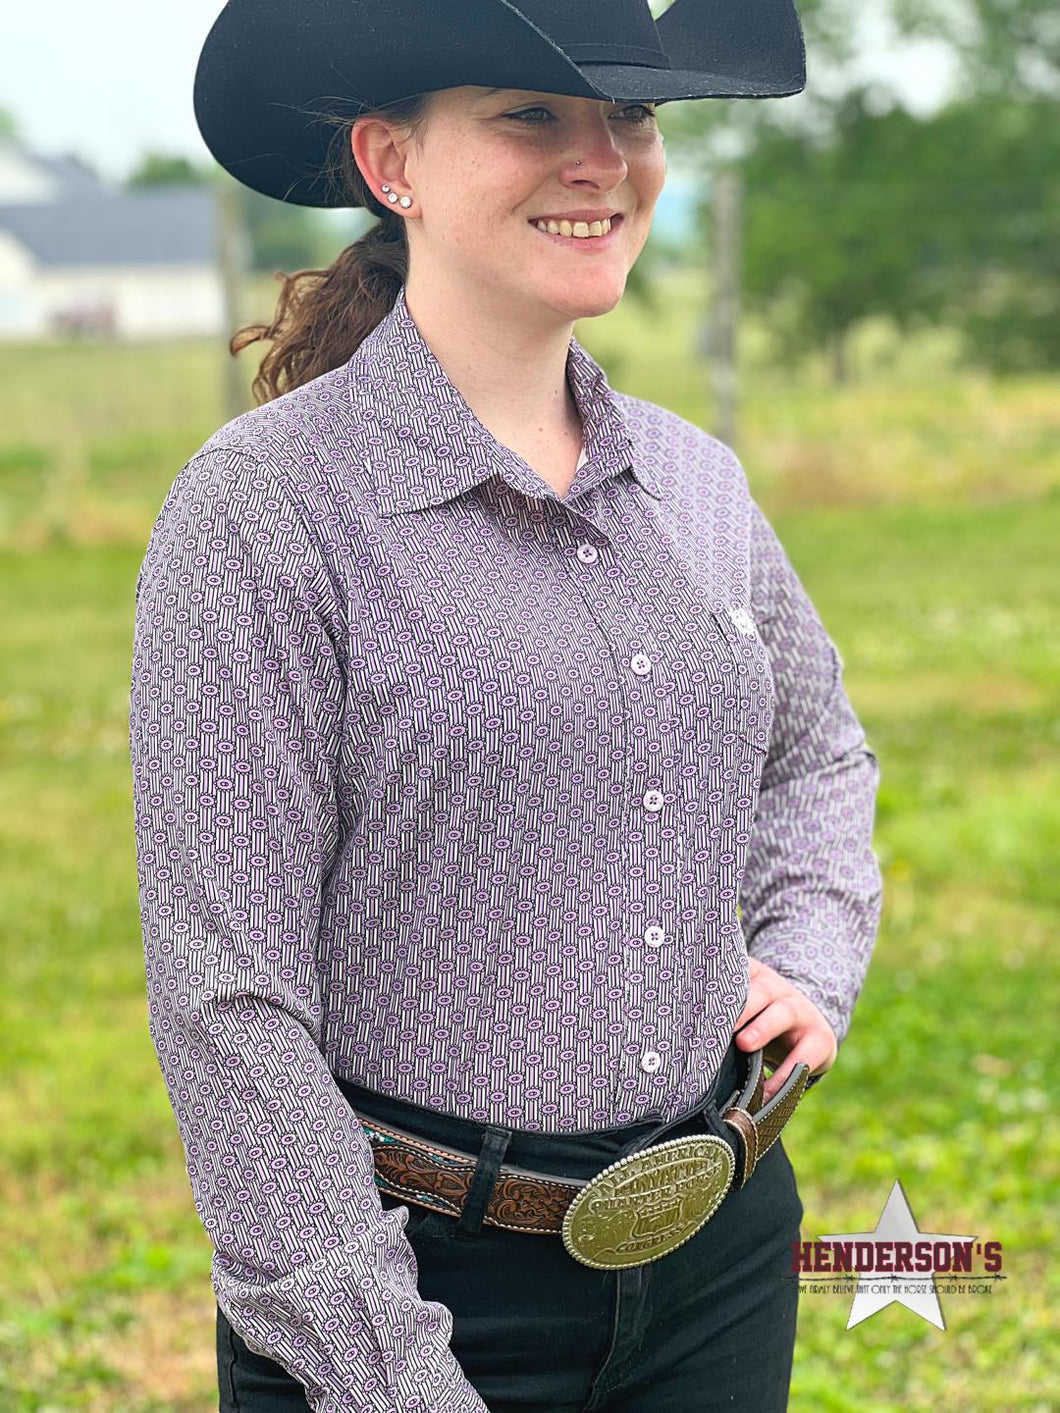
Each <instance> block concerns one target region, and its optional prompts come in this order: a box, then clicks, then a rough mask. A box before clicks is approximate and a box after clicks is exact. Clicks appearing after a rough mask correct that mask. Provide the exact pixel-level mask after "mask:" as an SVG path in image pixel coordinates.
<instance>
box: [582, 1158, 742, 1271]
mask: <svg viewBox="0 0 1060 1413" xmlns="http://www.w3.org/2000/svg"><path fill="white" fill-rule="evenodd" d="M735 1167H736V1160H735V1158H734V1157H733V1151H732V1149H731V1148H730V1146H729V1145H728V1144H727V1143H726V1142H725V1140H724V1139H722V1138H718V1137H717V1136H716V1135H715V1134H703V1135H698V1134H697V1135H695V1136H694V1137H691V1138H671V1139H669V1140H668V1141H667V1142H665V1143H658V1144H656V1145H655V1146H654V1147H653V1148H648V1149H645V1150H644V1151H643V1152H641V1153H629V1154H627V1155H626V1157H625V1158H620V1159H619V1160H618V1162H617V1163H612V1164H611V1166H610V1167H608V1168H604V1170H603V1172H600V1173H597V1175H596V1176H595V1177H594V1178H593V1179H592V1181H591V1182H588V1183H586V1185H585V1187H583V1188H582V1190H581V1192H579V1193H578V1195H577V1197H575V1199H574V1201H573V1202H572V1203H571V1204H570V1206H569V1207H568V1208H567V1212H566V1215H565V1216H564V1218H563V1244H564V1246H565V1247H566V1248H567V1250H568V1251H569V1252H570V1254H571V1255H572V1256H573V1257H574V1259H575V1260H576V1261H580V1262H581V1263H582V1265H583V1266H595V1267H596V1268H597V1270H605V1271H610V1270H622V1269H624V1268H625V1267H627V1266H643V1265H646V1264H647V1263H648V1262H649V1261H657V1260H658V1259H659V1257H660V1256H665V1255H667V1254H668V1253H669V1252H670V1251H673V1250H675V1249H676V1248H677V1247H678V1246H681V1245H682V1244H683V1243H684V1242H686V1241H688V1239H689V1238H690V1237H693V1236H695V1234H696V1232H697V1231H698V1230H699V1229H700V1227H701V1226H703V1224H704V1223H705V1222H708V1221H709V1220H710V1218H711V1217H712V1216H713V1215H714V1213H715V1212H716V1211H717V1209H718V1207H719V1206H720V1205H721V1203H722V1201H723V1199H724V1197H725V1194H726V1193H727V1192H728V1190H729V1188H730V1186H731V1185H732V1178H733V1171H734V1169H735Z"/></svg>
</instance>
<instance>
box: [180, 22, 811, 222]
mask: <svg viewBox="0 0 1060 1413" xmlns="http://www.w3.org/2000/svg"><path fill="white" fill-rule="evenodd" d="M748 12H751V13H750V14H748ZM460 19H461V22H460V24H459V25H458V26H454V25H453V23H452V10H451V7H450V5H448V4H443V3H439V0H431V2H430V3H423V0H386V3H385V4H381V3H379V0H298V3H297V4H292V3H291V0H228V3H227V4H226V5H225V7H224V9H223V10H222V11H221V13H220V14H219V15H218V17H217V19H216V20H215V22H214V24H213V26H212V28H211V29H210V32H209V34H208V36H207V38H206V41H205V43H204V45H203V49H202V53H201V54H200V56H199V63H198V67H197V69H196V73H195V88H194V108H195V118H196V121H197V123H198V126H199V131H200V133H201V134H202V137H203V140H204V141H205V143H206V146H207V147H208V148H209V150H210V152H211V153H212V154H213V156H214V157H215V158H216V159H217V161H218V162H219V163H220V165H221V166H222V167H223V168H224V169H225V170H226V171H227V172H229V173H230V174H231V175H232V176H234V177H235V178H236V179H237V180H238V181H240V182H241V183H243V184H244V185H245V186H248V187H250V188H251V189H252V190H254V191H258V192H261V193H263V194H264V195H266V196H271V197H274V198H276V199H277V200H279V201H284V202H288V203H290V204H292V205H296V206H312V207H321V208H331V207H349V206H352V205H355V204H356V203H355V201H354V198H353V197H352V195H351V194H350V193H349V192H348V191H347V190H345V189H344V187H343V184H342V180H341V166H340V163H339V160H338V158H339V155H340V153H341V149H339V148H338V146H337V144H338V142H339V141H340V140H345V138H344V134H345V129H346V128H348V126H349V124H350V123H352V122H353V121H354V120H355V119H356V118H357V117H358V116H359V115H360V114H362V113H364V112H366V111H369V110H371V109H372V108H373V107H378V106H380V105H381V104H384V103H386V102H389V101H393V100H394V99H396V98H398V97H410V96H413V95H415V94H419V93H426V92H434V91H437V90H439V89H445V88H454V87H461V86H464V85H481V86H490V87H492V86H496V87H501V88H518V89H528V90H532V91H539V92H544V93H557V94H573V95H575V96H579V97H586V98H603V99H611V100H617V101H622V102H625V101H638V100H640V101H644V102H658V103H666V102H671V101H674V100H678V99H696V98H776V97H786V96H788V95H790V94H794V93H798V92H800V91H801V90H802V88H804V87H805V81H806V70H805V51H804V48H803V43H802V30H801V27H800V25H799V21H798V16H797V15H796V12H795V9H794V5H793V3H792V0H756V4H755V5H749V4H747V0H736V3H734V0H676V3H675V4H673V5H671V7H670V8H669V9H668V10H667V11H665V13H664V14H663V15H662V16H661V17H660V18H659V19H658V21H656V28H657V31H658V34H659V36H660V39H661V41H662V44H663V46H664V48H665V52H666V54H667V57H668V58H669V60H670V63H671V65H672V67H671V68H668V69H666V68H651V67H647V66H645V65H641V64H610V63H582V64H580V65H579V64H576V63H574V61H573V60H572V59H570V58H568V56H567V55H566V54H565V53H564V51H563V50H562V49H561V48H560V47H559V46H558V45H557V44H556V43H555V42H553V41H552V40H551V39H550V38H549V37H548V36H547V35H545V34H543V33H542V32H541V31H540V30H539V29H538V28H537V27H536V26H534V25H532V24H531V23H529V22H528V21H527V20H526V18H525V17H524V16H523V15H522V14H521V12H520V11H519V10H518V9H517V8H516V6H515V5H514V4H513V3H511V2H510V0H460ZM398 33H400V34H402V35H404V36H405V38H404V39H403V40H402V42H401V44H400V45H399V44H397V43H396V41H395V35H396V34H398ZM409 35H414V36H415V43H410V42H409V39H408V36H409Z"/></svg>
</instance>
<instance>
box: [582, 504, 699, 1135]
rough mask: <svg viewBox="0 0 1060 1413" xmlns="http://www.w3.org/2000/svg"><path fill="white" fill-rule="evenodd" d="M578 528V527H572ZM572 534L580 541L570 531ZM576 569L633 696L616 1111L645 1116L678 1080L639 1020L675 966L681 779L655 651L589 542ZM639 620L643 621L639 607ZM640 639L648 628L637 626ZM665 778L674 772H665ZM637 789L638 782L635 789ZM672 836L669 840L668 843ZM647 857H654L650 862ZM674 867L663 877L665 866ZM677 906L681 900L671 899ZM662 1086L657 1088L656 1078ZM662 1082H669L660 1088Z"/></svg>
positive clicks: (664, 1032) (629, 703) (664, 1043)
mask: <svg viewBox="0 0 1060 1413" xmlns="http://www.w3.org/2000/svg"><path fill="white" fill-rule="evenodd" d="M572 529H573V527H572ZM573 533H574V535H575V536H576V537H577V535H578V534H579V530H578V529H573ZM572 558H573V559H574V561H575V562H574V563H572V564H571V570H572V573H573V577H574V578H575V580H576V582H577V584H578V587H579V590H580V591H581V592H582V594H583V596H584V597H585V598H586V599H587V601H589V603H590V605H591V608H592V611H593V617H594V620H595V622H596V624H597V626H598V627H599V628H600V629H601V630H602V631H603V632H604V633H605V636H607V637H608V638H609V640H610V642H611V645H612V651H613V653H614V659H615V664H616V669H617V674H618V680H619V682H621V681H622V680H623V679H624V680H625V681H626V683H627V684H628V685H629V688H630V690H629V691H628V692H626V694H625V704H626V713H627V717H628V720H629V723H630V731H629V738H628V739H629V743H630V749H629V758H628V762H627V769H628V779H629V782H630V785H629V794H628V796H627V801H628V806H627V808H628V811H629V824H628V826H627V827H628V829H629V830H630V831H631V833H632V835H633V837H634V839H636V840H637V841H638V842H636V843H634V842H633V840H631V843H630V851H629V860H630V864H631V867H630V869H629V870H628V873H627V884H626V919H625V927H624V929H623V931H624V934H625V936H626V939H627V941H626V949H625V951H624V953H623V954H622V967H623V997H622V1004H621V1010H620V1012H619V1014H620V1015H621V1016H622V1017H623V1023H624V1038H623V1043H622V1057H623V1059H622V1064H621V1065H620V1066H619V1067H618V1071H617V1074H616V1079H615V1089H614V1092H613V1095H612V1100H613V1103H614V1105H615V1108H616V1110H617V1111H619V1112H628V1113H631V1114H632V1113H636V1112H642V1111H643V1110H644V1108H645V1106H646V1105H648V1106H650V1107H656V1108H658V1107H660V1106H662V1105H664V1104H665V1103H666V1102H667V1100H666V1097H665V1096H667V1095H669V1093H670V1089H671V1087H672V1085H673V1084H676V1083H678V1082H679V1081H680V1075H679V1074H677V1073H675V1072H674V1063H673V1057H672V1055H671V1053H670V1045H671V1041H670V1034H669V1031H668V1029H666V1026H667V1025H668V1024H669V1022H666V1021H662V1020H660V1021H659V1022H658V1026H657V1028H656V1029H654V1030H651V1031H649V1032H648V1033H645V1032H644V1031H643V1030H642V1028H641V1021H642V1017H644V1016H645V1015H647V1014H649V1013H650V1008H649V1007H648V1006H647V1002H646V1000H645V996H644V992H645V991H646V990H650V989H652V988H653V987H654V986H656V985H657V984H660V983H658V982H657V980H656V978H657V975H658V970H659V968H660V967H662V968H667V967H668V966H669V965H670V964H671V957H670V955H669V954H670V952H671V950H672V945H673V930H674V926H675V925H676V924H669V925H667V922H666V917H667V914H666V913H665V911H664V910H663V909H662V908H661V907H660V904H661V903H662V902H663V901H664V900H667V891H669V892H671V893H672V890H673V888H674V886H675V885H674V883H673V879H674V877H675V876H676V875H677V874H678V873H679V871H680V866H681V864H682V863H683V844H682V840H681V837H680V833H679V831H678V830H677V829H676V828H669V827H668V826H671V825H675V824H676V818H671V816H674V815H675V810H674V806H673V805H672V804H671V805H668V804H667V799H668V797H671V791H674V790H675V787H676V780H674V781H671V780H669V779H668V778H666V776H665V775H664V774H661V773H660V757H661V756H664V755H665V754H666V752H665V750H664V747H665V745H666V742H665V740H664V738H663V736H662V734H661V732H660V719H663V718H665V713H660V712H658V711H657V710H655V709H654V707H655V702H656V698H655V695H654V693H653V690H652V677H653V675H654V674H657V672H658V668H659V663H660V657H659V654H658V651H657V650H656V649H655V648H654V646H653V645H652V644H651V643H650V642H646V641H645V640H644V638H643V637H642V636H637V637H634V636H633V632H632V628H633V625H632V624H630V623H629V622H628V621H623V620H621V619H619V617H618V615H617V614H608V611H607V610H608V602H609V601H608V600H607V599H606V598H605V597H604V595H603V594H602V592H601V590H602V589H603V588H605V587H606V581H605V579H604V571H608V572H610V573H613V572H614V571H609V569H608V565H607V564H602V563H600V555H599V553H598V551H597V550H596V547H595V546H594V545H593V544H592V543H591V542H590V541H589V540H588V539H580V540H578V539H576V541H575V546H574V554H573V557H572ZM637 617H638V620H640V619H641V618H642V615H641V613H640V611H639V608H638V613H637ZM636 626H637V628H638V630H639V632H640V633H643V622H638V624H637V625H636ZM664 769H665V771H667V772H669V771H670V769H671V767H670V766H669V765H667V766H666V767H665V768H664ZM638 782H640V783H639V784H638ZM667 836H669V837H667ZM649 850H650V851H651V855H652V856H651V857H649ZM671 864H672V865H673V869H672V870H668V871H667V872H663V870H662V868H661V865H667V866H669V865H671ZM668 901H669V902H670V903H671V904H673V903H676V901H677V900H676V899H674V898H672V897H670V898H669V899H668ZM655 1075H658V1076H659V1080H658V1081H657V1082H655V1083H653V1082H652V1076H655ZM663 1079H665V1080H666V1081H667V1083H666V1084H665V1085H663V1084H662V1080H663Z"/></svg>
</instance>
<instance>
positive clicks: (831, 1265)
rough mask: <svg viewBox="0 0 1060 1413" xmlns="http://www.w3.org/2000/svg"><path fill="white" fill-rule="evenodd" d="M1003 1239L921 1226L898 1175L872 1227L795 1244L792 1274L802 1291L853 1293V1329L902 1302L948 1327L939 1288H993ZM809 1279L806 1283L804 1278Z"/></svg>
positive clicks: (961, 1290)
mask: <svg viewBox="0 0 1060 1413" xmlns="http://www.w3.org/2000/svg"><path fill="white" fill-rule="evenodd" d="M1001 1260H1002V1255H1001V1242H1000V1241H982V1240H980V1239H979V1237H978V1236H966V1235H963V1234H961V1235H954V1234H952V1233H946V1234H943V1233H941V1232H922V1231H920V1230H919V1229H918V1228H917V1224H916V1220H915V1218H914V1217H913V1213H912V1209H911V1208H910V1206H909V1202H908V1200H907V1198H906V1195H905V1190H904V1189H903V1187H902V1184H901V1183H900V1182H899V1181H897V1179H896V1180H895V1183H894V1186H893V1187H892V1188H891V1192H890V1196H889V1197H888V1198H887V1202H886V1205H885V1206H884V1209H883V1214H882V1215H881V1217H880V1220H879V1221H878V1222H877V1223H876V1228H875V1230H874V1231H852V1232H837V1233H832V1234H830V1235H827V1236H820V1237H818V1238H817V1239H816V1240H815V1241H803V1240H800V1241H796V1242H794V1243H793V1244H792V1260H791V1269H792V1276H791V1279H793V1280H798V1281H799V1282H800V1286H799V1289H800V1291H813V1292H814V1293H820V1292H821V1291H822V1290H828V1291H831V1292H832V1293H834V1294H837V1295H840V1294H849V1292H850V1290H851V1289H852V1287H853V1286H854V1282H855V1280H856V1282H857V1290H856V1292H855V1295H854V1301H853V1304H852V1306H851V1309H850V1319H849V1320H848V1321H847V1329H850V1328H851V1326H852V1325H856V1324H859V1323H860V1322H861V1321H862V1320H867V1319H868V1317H869V1316H870V1315H874V1314H875V1313H876V1311H877V1310H882V1309H883V1308H884V1307H885V1306H887V1305H890V1304H892V1303H893V1302H897V1303H898V1304H900V1305H905V1306H906V1307H907V1308H908V1309H909V1310H912V1311H913V1313H914V1314H917V1315H922V1316H923V1317H924V1319H925V1320H928V1321H929V1322H930V1323H931V1324H933V1325H937V1326H938V1328H939V1329H941V1330H944V1329H945V1328H946V1322H945V1320H944V1319H943V1317H942V1309H941V1307H940V1305H939V1299H938V1297H939V1293H940V1291H941V1292H942V1293H944V1294H955V1293H960V1294H965V1295H967V1294H992V1293H993V1291H994V1289H995V1282H997V1281H1001V1280H1004V1279H1005V1277H1004V1276H1003V1275H1002V1274H1001ZM803 1281H805V1282H806V1284H805V1285H804V1284H802V1282H803Z"/></svg>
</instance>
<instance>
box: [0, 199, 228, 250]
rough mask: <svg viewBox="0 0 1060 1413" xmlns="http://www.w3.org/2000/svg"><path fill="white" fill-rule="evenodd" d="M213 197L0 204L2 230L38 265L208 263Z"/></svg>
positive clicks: (72, 200)
mask: <svg viewBox="0 0 1060 1413" xmlns="http://www.w3.org/2000/svg"><path fill="white" fill-rule="evenodd" d="M214 212H215V206H214V194H213V192H212V191H211V190H210V189H209V188H206V187H198V186H187V187H157V188H147V189H145V190H143V191H131V192H114V193H109V192H108V193H107V194H105V195H104V194H100V193H98V192H96V193H93V194H92V195H90V196H88V195H86V199H84V200H77V199H71V198H70V197H69V196H66V197H65V198H64V199H62V200H60V201H56V202H47V203H42V204H40V205H23V206H12V205H0V230H3V231H8V232H10V233H11V235H13V236H14V237H15V239H16V240H17V241H19V242H20V243H21V244H22V245H24V246H25V247H26V248H27V249H28V250H29V252H30V253H31V255H32V256H33V257H34V259H36V260H37V261H38V262H39V263H40V264H42V265H48V266H52V267H55V266H71V265H80V266H86V265H203V264H211V263H212V262H213V260H214Z"/></svg>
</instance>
